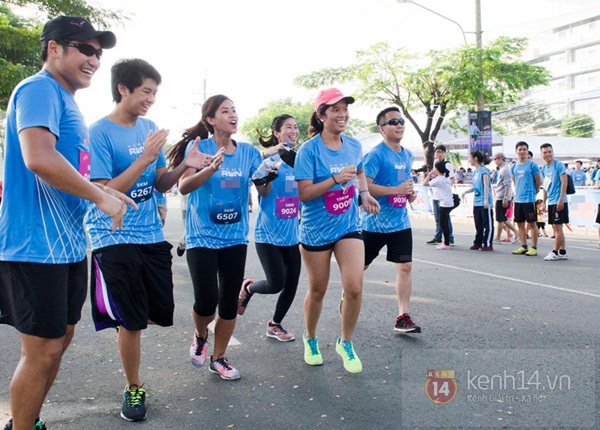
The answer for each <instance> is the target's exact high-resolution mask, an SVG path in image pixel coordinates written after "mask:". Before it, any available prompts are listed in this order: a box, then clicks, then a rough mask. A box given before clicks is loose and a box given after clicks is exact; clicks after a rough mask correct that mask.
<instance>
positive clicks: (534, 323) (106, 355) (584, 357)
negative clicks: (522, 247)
mask: <svg viewBox="0 0 600 430" xmlns="http://www.w3.org/2000/svg"><path fill="white" fill-rule="evenodd" d="M253 215H255V214H253ZM252 220H253V218H252ZM454 221H455V222H454V226H455V237H456V240H455V242H456V246H455V247H454V249H452V250H451V251H438V250H435V249H434V247H432V246H430V245H426V244H425V241H426V240H429V239H430V238H431V237H432V231H433V220H432V218H430V217H425V216H417V217H413V237H414V244H415V245H414V255H413V258H414V263H413V298H412V304H411V315H412V316H413V318H414V319H415V321H416V322H417V323H418V324H419V325H420V326H421V327H422V328H423V332H422V333H421V334H415V335H399V334H396V333H394V332H393V330H392V329H393V325H394V319H395V316H396V312H397V309H396V301H395V293H394V276H395V268H394V266H393V265H392V264H391V263H388V262H386V261H385V254H384V253H382V254H381V255H380V256H379V258H378V259H377V260H376V261H375V262H374V263H373V264H372V266H371V267H370V268H369V270H368V271H367V272H366V274H365V284H364V303H363V308H362V312H361V316H360V320H359V323H358V327H357V330H356V333H355V338H354V342H355V348H356V351H357V353H358V355H359V356H360V357H361V359H362V362H363V366H364V370H363V372H362V373H360V374H357V375H351V374H349V373H347V372H346V371H345V370H344V369H343V367H342V363H341V358H340V357H339V356H338V355H337V354H336V353H335V347H334V343H335V340H336V338H337V336H339V324H340V321H339V314H338V305H339V299H340V294H341V285H340V280H339V279H340V278H339V272H338V270H337V266H335V264H334V268H333V270H332V278H331V283H330V286H329V291H328V294H327V296H326V298H325V307H324V310H323V313H322V316H321V320H320V324H319V340H320V343H321V345H322V353H323V356H324V360H325V363H324V364H323V366H320V367H309V366H307V365H306V364H304V361H303V346H302V341H301V336H302V330H303V317H302V302H303V297H304V293H305V291H306V273H305V271H304V270H303V272H302V275H301V279H300V286H299V291H298V295H297V298H296V301H295V302H294V304H293V306H292V309H291V310H290V313H289V314H288V316H287V317H286V319H285V320H284V323H285V327H286V328H288V329H289V330H291V331H292V332H294V333H295V334H296V337H297V338H298V339H300V340H297V341H295V342H291V343H283V342H277V341H276V340H274V339H270V338H267V337H266V336H265V330H266V323H267V321H268V320H269V319H270V318H271V316H272V312H273V309H274V304H275V299H276V297H274V296H255V297H254V298H253V299H252V301H251V302H250V305H249V307H248V310H247V311H246V314H245V315H244V316H243V317H240V318H238V324H237V327H236V330H235V333H234V337H235V339H236V341H237V342H236V345H233V346H231V347H230V349H229V352H228V356H229V358H230V361H231V363H232V364H233V365H234V366H235V367H236V368H238V369H239V370H240V372H241V374H242V379H241V380H239V381H235V382H230V381H223V380H221V379H220V378H219V377H218V376H216V375H214V374H211V373H209V372H208V370H207V369H206V368H195V367H193V366H192V365H191V364H190V363H189V361H188V349H189V345H190V342H191V336H192V333H193V327H192V322H191V317H190V309H191V304H192V301H193V295H192V287H191V283H190V277H189V273H188V270H187V265H186V261H185V258H179V257H177V256H175V257H174V260H173V261H174V265H173V270H174V277H175V299H176V315H175V325H174V326H173V327H172V328H166V329H165V328H156V327H151V328H149V329H148V330H146V331H145V333H144V337H143V340H142V348H143V357H142V377H143V380H144V381H145V388H146V390H147V395H148V398H147V406H148V419H147V420H146V421H145V422H143V423H127V422H125V421H123V420H121V419H120V418H119V411H120V403H121V393H122V389H123V387H124V386H125V379H124V377H123V375H122V371H121V366H120V361H119V357H118V352H117V345H116V343H115V339H116V336H115V333H114V331H111V330H105V331H103V332H99V333H96V332H95V331H94V328H93V325H92V323H91V317H90V313H89V305H88V304H86V306H85V308H84V317H83V319H82V321H81V322H80V323H79V324H78V327H77V332H76V336H75V340H74V342H73V344H72V346H71V348H70V349H69V351H68V352H67V354H66V356H65V358H64V360H63V363H62V367H61V371H60V373H59V375H58V378H57V381H56V383H55V385H54V387H53V388H52V390H51V392H50V395H49V397H48V399H47V402H46V403H45V405H44V408H43V410H42V418H43V420H44V421H46V422H47V425H48V428H49V429H52V430H54V429H125V428H129V429H130V428H133V427H135V428H137V427H138V426H139V428H142V427H143V428H144V429H148V430H150V429H188V428H190V429H192V428H193V429H227V428H235V429H286V430H291V429H312V428H323V429H338V428H339V429H416V428H421V429H426V428H454V429H462V428H468V427H475V428H560V427H563V428H599V427H600V415H599V414H598V405H597V404H596V403H597V402H596V395H597V394H596V393H597V392H598V387H599V385H598V382H597V379H598V378H597V377H596V375H597V374H598V369H599V366H598V364H597V363H596V360H595V357H596V355H597V353H598V340H597V339H598V331H599V324H598V307H599V306H600V285H599V283H598V273H599V272H598V265H599V263H600V258H599V257H600V253H599V252H600V248H599V247H598V237H597V235H596V234H589V235H584V234H577V233H568V235H567V247H568V251H569V260H568V261H558V262H544V261H543V260H542V258H543V255H545V254H546V253H547V252H548V251H549V250H550V249H551V240H550V239H546V238H542V239H541V240H540V246H539V248H540V256H538V257H525V256H513V255H512V254H511V253H510V251H511V250H512V249H514V246H513V245H506V244H502V245H498V246H496V251H495V252H479V251H469V250H468V247H469V246H470V245H471V242H472V239H473V235H474V228H473V226H472V224H471V223H469V222H468V221H467V220H458V219H456V220H454ZM182 228H183V227H182V223H181V217H180V212H179V209H178V201H177V199H176V198H170V209H169V217H168V220H167V224H166V227H165V233H166V236H167V239H168V240H169V241H170V242H171V243H173V244H174V245H176V243H177V239H178V237H179V236H180V234H181V231H182ZM248 249H249V253H248V260H247V265H246V273H247V275H248V276H251V277H254V278H255V279H260V277H261V276H262V269H261V267H260V264H259V262H258V258H257V257H256V253H255V251H254V244H253V243H252V242H251V243H250V246H249V248H248ZM0 345H1V346H2V347H1V351H2V352H1V353H0V354H1V357H2V359H1V361H2V366H1V368H0V381H2V382H1V383H0V423H3V422H5V421H6V420H8V418H9V417H10V415H9V414H10V407H9V396H8V387H9V383H10V378H11V375H12V373H13V371H14V367H15V365H16V363H17V360H18V357H19V341H18V335H17V333H16V332H15V331H14V330H13V329H12V328H10V327H7V326H0ZM209 348H210V346H209ZM430 370H448V371H452V372H446V373H439V372H438V373H435V374H434V373H431V375H430V376H431V377H430V378H429V380H428V371H430ZM426 390H428V391H427V392H426ZM427 393H429V395H430V396H432V398H433V399H434V400H436V402H434V401H432V400H430V399H429V398H428V396H427ZM436 396H437V397H436Z"/></svg>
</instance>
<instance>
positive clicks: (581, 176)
mask: <svg viewBox="0 0 600 430" xmlns="http://www.w3.org/2000/svg"><path fill="white" fill-rule="evenodd" d="M569 175H571V179H573V185H575V186H576V187H581V186H583V185H585V172H584V171H583V170H580V171H577V170H572V171H571V173H569Z"/></svg>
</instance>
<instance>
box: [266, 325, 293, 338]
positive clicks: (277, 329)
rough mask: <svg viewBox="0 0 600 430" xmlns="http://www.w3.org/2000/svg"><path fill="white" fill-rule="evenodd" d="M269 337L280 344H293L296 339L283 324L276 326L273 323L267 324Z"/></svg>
mask: <svg viewBox="0 0 600 430" xmlns="http://www.w3.org/2000/svg"><path fill="white" fill-rule="evenodd" d="M267 336H268V337H272V338H273V339H277V340H278V341H280V342H291V341H293V340H295V339H296V336H294V335H293V334H292V333H290V332H289V331H287V330H286V329H284V328H283V327H282V326H281V324H275V323H273V321H269V324H267Z"/></svg>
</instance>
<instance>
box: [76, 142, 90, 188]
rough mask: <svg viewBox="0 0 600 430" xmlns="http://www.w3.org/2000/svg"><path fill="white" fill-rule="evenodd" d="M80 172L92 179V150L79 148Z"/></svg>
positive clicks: (86, 177)
mask: <svg viewBox="0 0 600 430" xmlns="http://www.w3.org/2000/svg"><path fill="white" fill-rule="evenodd" d="M78 171H79V174H80V175H81V176H83V177H84V178H85V179H87V180H88V181H89V180H90V171H91V170H90V152H89V151H84V150H83V149H80V150H79V169H78Z"/></svg>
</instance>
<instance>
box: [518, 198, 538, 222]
mask: <svg viewBox="0 0 600 430" xmlns="http://www.w3.org/2000/svg"><path fill="white" fill-rule="evenodd" d="M514 220H515V222H536V221H537V205H536V204H535V202H531V203H515V205H514Z"/></svg>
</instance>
